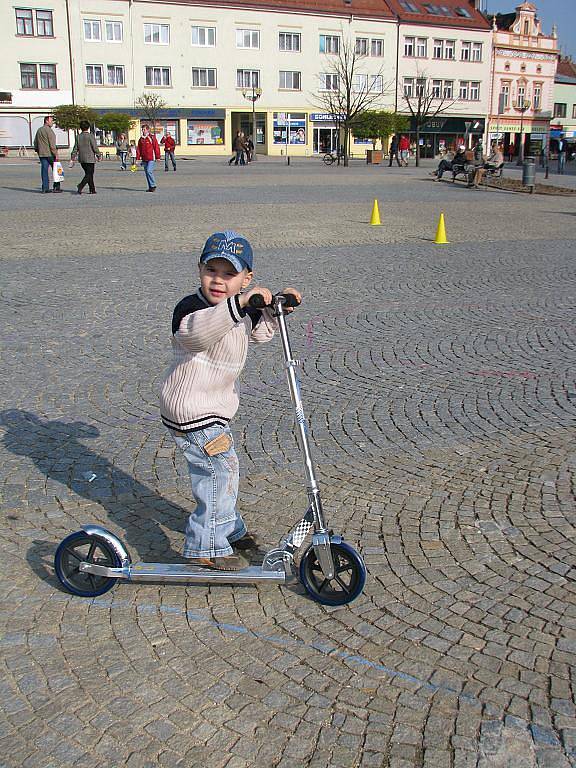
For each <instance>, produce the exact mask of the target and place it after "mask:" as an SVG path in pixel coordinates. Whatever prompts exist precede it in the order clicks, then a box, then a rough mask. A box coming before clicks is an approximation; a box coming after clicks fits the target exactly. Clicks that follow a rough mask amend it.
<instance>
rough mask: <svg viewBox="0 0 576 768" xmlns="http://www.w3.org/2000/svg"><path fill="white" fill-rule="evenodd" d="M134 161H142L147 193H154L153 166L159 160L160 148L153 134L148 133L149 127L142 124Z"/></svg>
mask: <svg viewBox="0 0 576 768" xmlns="http://www.w3.org/2000/svg"><path fill="white" fill-rule="evenodd" d="M136 159H137V160H141V161H142V168H144V173H145V174H146V181H147V182H148V192H156V179H155V178H154V166H155V165H156V160H160V146H159V145H158V139H157V138H156V136H155V135H154V134H153V133H150V126H149V125H148V124H147V123H144V125H143V126H142V136H141V137H140V139H139V140H138V146H137V147H136Z"/></svg>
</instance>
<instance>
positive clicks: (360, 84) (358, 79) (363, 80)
mask: <svg viewBox="0 0 576 768" xmlns="http://www.w3.org/2000/svg"><path fill="white" fill-rule="evenodd" d="M352 90H353V91H355V92H356V93H366V91H367V90H368V75H364V74H361V73H359V74H356V75H354V80H353V82H352Z"/></svg>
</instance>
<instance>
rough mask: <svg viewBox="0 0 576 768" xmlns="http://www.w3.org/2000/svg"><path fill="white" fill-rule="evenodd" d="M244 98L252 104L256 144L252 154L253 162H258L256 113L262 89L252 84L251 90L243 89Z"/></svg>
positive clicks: (253, 136) (253, 130) (254, 140)
mask: <svg viewBox="0 0 576 768" xmlns="http://www.w3.org/2000/svg"><path fill="white" fill-rule="evenodd" d="M242 96H244V98H245V99H248V101H251V102H252V141H253V142H254V152H253V154H252V160H256V144H257V143H258V142H257V137H256V112H255V111H254V110H255V105H256V102H257V101H258V99H259V98H260V96H262V88H256V86H255V85H254V83H252V87H251V88H243V89H242Z"/></svg>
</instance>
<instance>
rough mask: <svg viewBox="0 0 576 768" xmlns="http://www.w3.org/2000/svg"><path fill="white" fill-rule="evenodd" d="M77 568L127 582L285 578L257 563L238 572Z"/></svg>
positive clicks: (167, 566)
mask: <svg viewBox="0 0 576 768" xmlns="http://www.w3.org/2000/svg"><path fill="white" fill-rule="evenodd" d="M79 570H80V571H81V572H82V573H91V574H93V575H94V576H107V577H109V578H113V579H126V580H128V581H170V582H218V583H219V584H243V583H247V584H248V583H250V584H252V583H254V582H272V583H276V584H283V583H285V582H286V581H287V578H286V572H285V571H284V570H275V571H264V570H262V568H261V567H260V566H259V565H250V566H248V568H243V569H242V570H240V571H216V570H212V569H210V568H198V567H191V566H189V565H186V563H130V564H129V565H127V566H125V567H123V568H110V567H108V566H104V565H97V564H96V563H81V564H80V568H79Z"/></svg>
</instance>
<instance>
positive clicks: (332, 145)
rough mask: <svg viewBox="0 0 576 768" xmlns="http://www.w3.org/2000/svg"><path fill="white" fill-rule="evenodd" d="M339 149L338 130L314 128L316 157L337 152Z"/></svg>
mask: <svg viewBox="0 0 576 768" xmlns="http://www.w3.org/2000/svg"><path fill="white" fill-rule="evenodd" d="M337 149H338V130H337V129H336V128H314V145H313V151H314V154H316V155H325V154H326V153H327V152H336V150H337Z"/></svg>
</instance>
